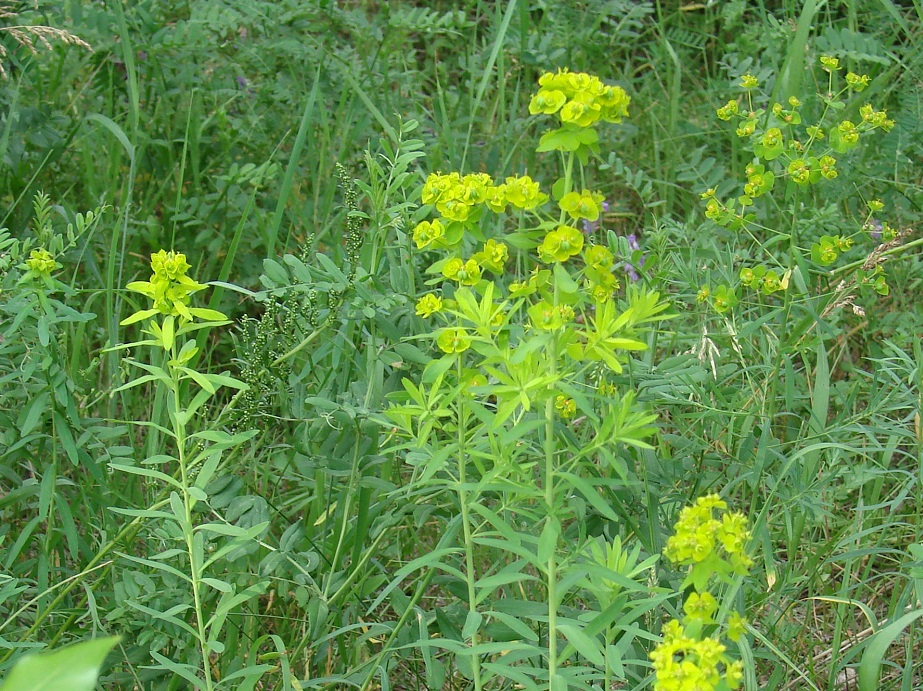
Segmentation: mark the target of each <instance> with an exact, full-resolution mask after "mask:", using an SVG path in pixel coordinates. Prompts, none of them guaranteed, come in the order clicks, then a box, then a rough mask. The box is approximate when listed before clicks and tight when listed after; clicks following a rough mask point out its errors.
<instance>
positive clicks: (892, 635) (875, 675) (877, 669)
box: [859, 609, 923, 691]
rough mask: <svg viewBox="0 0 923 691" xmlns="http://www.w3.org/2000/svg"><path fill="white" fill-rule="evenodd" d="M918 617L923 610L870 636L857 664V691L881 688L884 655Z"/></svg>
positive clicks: (871, 690)
mask: <svg viewBox="0 0 923 691" xmlns="http://www.w3.org/2000/svg"><path fill="white" fill-rule="evenodd" d="M920 617H923V609H918V610H914V611H913V612H910V613H909V614H905V615H904V616H902V617H901V618H900V619H898V620H897V621H895V622H893V623H891V624H888V625H887V626H885V627H884V628H883V629H881V630H880V631H876V632H875V633H874V634H872V637H871V638H870V639H869V644H868V647H867V648H866V649H865V654H864V655H863V656H862V662H860V663H859V691H878V689H879V688H881V687H880V686H879V685H878V679H879V677H880V676H881V663H882V661H883V660H884V657H885V653H886V652H888V648H889V647H890V646H891V644H892V643H893V642H894V640H895V639H896V638H897V637H898V636H900V635H901V633H902V632H903V631H904V629H906V628H907V627H908V626H910V625H911V624H912V623H913V622H915V621H916V620H917V619H919V618H920Z"/></svg>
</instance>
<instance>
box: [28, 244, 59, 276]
mask: <svg viewBox="0 0 923 691" xmlns="http://www.w3.org/2000/svg"><path fill="white" fill-rule="evenodd" d="M59 266H60V264H58V263H57V262H56V261H55V259H54V256H53V255H52V254H51V252H49V251H48V250H46V249H36V250H32V251H31V252H30V253H29V258H28V259H26V268H27V269H28V270H29V271H31V272H32V274H33V275H34V276H36V277H39V278H48V277H49V276H51V272H52V271H54V270H55V269H57V268H58V267H59Z"/></svg>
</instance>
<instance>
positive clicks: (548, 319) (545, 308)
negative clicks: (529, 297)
mask: <svg viewBox="0 0 923 691" xmlns="http://www.w3.org/2000/svg"><path fill="white" fill-rule="evenodd" d="M528 311H529V318H530V320H531V322H532V326H533V327H534V328H536V329H538V330H539V331H556V330H557V329H560V328H562V327H564V326H565V325H566V324H568V323H570V322H572V321H573V320H574V316H575V313H574V308H573V307H571V306H570V305H552V304H551V303H550V302H548V301H547V300H540V301H539V302H537V303H535V304H534V305H532V306H531V307H530V308H529V310H528Z"/></svg>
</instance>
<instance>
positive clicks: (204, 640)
mask: <svg viewBox="0 0 923 691" xmlns="http://www.w3.org/2000/svg"><path fill="white" fill-rule="evenodd" d="M173 350H174V352H171V353H170V359H171V360H176V352H175V350H176V349H175V346H174V349H173ZM168 366H169V368H170V376H171V378H172V380H173V381H172V387H171V388H172V391H173V415H172V416H171V417H172V420H173V433H174V434H175V435H176V456H177V459H178V461H179V468H180V482H181V484H182V486H183V497H182V499H183V509H184V515H183V526H182V528H183V537H184V538H185V541H186V550H187V552H188V553H189V577H190V581H191V583H192V599H193V606H194V607H195V618H196V631H197V633H198V638H199V641H198V642H199V650H200V651H201V654H202V671H203V672H204V673H205V688H206V689H208V691H212V689H213V688H214V684H213V683H212V675H211V671H210V670H209V664H208V660H209V655H208V652H209V647H208V635H207V634H208V631H207V628H208V627H207V626H206V623H205V616H204V614H203V611H204V608H203V605H202V592H201V578H202V573H201V568H200V564H199V559H198V557H197V556H196V548H195V539H196V534H195V529H194V527H193V522H192V509H193V506H194V502H195V499H193V497H192V495H191V493H190V491H189V466H188V463H187V459H186V423H185V421H184V420H183V419H182V417H183V416H182V415H181V413H184V412H185V411H183V408H182V400H181V396H180V387H181V382H180V373H179V371H178V370H177V368H176V367H175V366H174V365H172V364H169V365H168Z"/></svg>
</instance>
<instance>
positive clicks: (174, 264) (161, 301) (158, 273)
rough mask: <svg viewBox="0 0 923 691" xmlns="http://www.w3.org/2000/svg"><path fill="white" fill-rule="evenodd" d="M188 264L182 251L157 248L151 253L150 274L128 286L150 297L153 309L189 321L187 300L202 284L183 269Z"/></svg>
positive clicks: (129, 288)
mask: <svg viewBox="0 0 923 691" xmlns="http://www.w3.org/2000/svg"><path fill="white" fill-rule="evenodd" d="M191 268H192V267H191V266H189V264H188V263H187V262H186V255H185V254H182V253H178V252H174V251H172V250H171V251H170V252H167V251H165V250H160V251H159V252H157V253H156V254H154V255H152V256H151V269H152V270H153V271H154V274H153V275H152V276H151V278H150V280H148V281H132V282H131V283H129V284H128V285H127V286H126V287H127V288H128V290H131V291H134V292H136V293H141V294H142V295H145V296H147V297H149V298H150V299H151V300H153V301H154V310H156V311H157V312H159V313H160V314H164V315H172V316H174V317H180V318H181V319H185V320H186V321H192V320H193V315H192V312H191V311H190V310H189V300H190V296H191V295H192V294H193V293H196V292H198V291H200V290H203V289H204V288H205V286H204V285H202V284H201V283H197V282H196V281H194V280H193V279H191V278H190V277H189V276H187V275H186V273H187V272H188V271H189V269H191Z"/></svg>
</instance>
